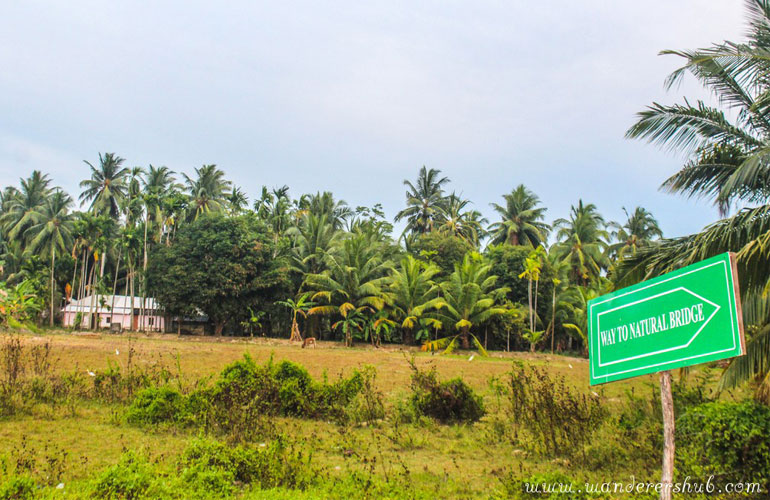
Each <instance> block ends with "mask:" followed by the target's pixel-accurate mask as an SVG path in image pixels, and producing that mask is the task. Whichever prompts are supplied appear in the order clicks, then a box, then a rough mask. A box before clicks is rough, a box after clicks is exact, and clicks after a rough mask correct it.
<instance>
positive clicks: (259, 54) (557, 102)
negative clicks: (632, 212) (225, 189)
mask: <svg viewBox="0 0 770 500" xmlns="http://www.w3.org/2000/svg"><path fill="white" fill-rule="evenodd" d="M140 5H141V6H140ZM1 12H2V13H1V15H0V67H1V68H2V71H0V117H2V118H1V119H0V183H2V185H3V186H5V185H7V184H9V183H13V184H16V183H17V182H18V178H19V177H20V176H22V175H23V176H26V175H28V174H29V173H30V172H31V171H32V170H33V169H40V170H43V171H45V172H48V173H50V174H51V176H52V177H53V179H54V181H55V182H56V183H57V184H59V185H61V186H63V187H64V188H65V189H66V190H68V191H69V192H70V193H72V194H74V195H77V194H78V193H79V190H78V188H77V183H78V182H79V181H80V180H81V179H83V178H84V177H85V176H87V175H88V170H87V167H86V166H85V165H84V164H83V163H82V160H84V159H87V160H90V161H92V162H93V161H96V160H97V154H98V152H100V151H101V152H104V151H110V152H115V153H118V154H119V155H121V156H123V157H124V158H126V160H127V165H128V166H134V165H141V166H146V165H147V164H149V163H152V164H154V165H167V166H168V167H170V168H172V169H173V170H175V171H177V172H180V171H183V172H188V173H190V172H192V170H193V168H194V167H198V166H200V165H201V164H204V163H216V164H217V165H219V166H220V167H221V168H222V169H224V170H225V172H226V173H227V175H228V177H229V178H230V179H231V180H233V181H234V182H235V183H236V184H237V185H239V186H241V187H243V188H244V189H245V190H246V192H247V193H248V194H249V196H250V198H252V199H253V197H254V196H256V195H257V194H258V193H259V189H260V187H261V185H263V184H265V185H268V186H280V185H283V184H288V185H289V186H290V187H291V192H292V194H293V195H295V196H296V195H299V194H300V193H302V192H309V191H316V190H331V191H333V192H334V193H335V195H337V196H338V197H340V198H342V199H345V200H346V201H348V203H350V204H351V205H353V206H355V205H360V204H366V205H372V204H374V203H377V202H381V203H382V204H383V205H384V207H385V209H386V211H387V213H388V215H389V216H391V217H392V216H393V215H394V214H395V213H396V211H397V210H399V209H400V208H401V207H402V206H403V200H404V188H403V186H402V184H401V183H402V180H403V179H404V178H409V179H412V178H414V177H415V176H416V173H417V170H418V168H419V167H420V166H421V165H423V164H424V165H427V166H429V167H434V168H439V169H441V170H442V171H443V172H444V174H445V175H448V176H449V177H450V178H451V179H452V181H453V183H452V186H451V187H450V189H452V188H454V189H456V190H457V191H460V192H462V193H463V195H464V196H465V197H468V198H470V199H471V200H472V201H473V202H474V203H475V207H476V208H477V209H479V210H481V211H482V212H484V213H485V214H486V215H487V216H488V217H489V218H490V219H491V220H493V219H494V217H493V214H492V213H491V210H490V209H489V203H490V202H492V201H499V199H500V196H501V195H502V194H503V193H505V192H508V191H510V190H511V188H513V187H514V186H515V185H517V184H519V183H522V182H523V183H524V184H526V185H527V186H528V187H530V188H531V189H533V190H534V191H535V192H536V193H537V194H538V195H539V196H540V197H541V199H542V200H543V202H544V204H545V205H546V206H548V208H549V211H548V219H549V221H550V220H552V219H553V218H557V217H562V216H566V214H567V211H568V209H569V206H570V204H572V203H575V202H577V200H578V198H579V197H582V198H583V199H584V200H586V201H590V202H593V203H596V204H597V205H598V207H599V209H600V211H601V212H602V213H603V214H604V215H605V216H606V217H607V218H610V219H620V218H622V212H621V206H624V205H625V206H626V207H629V208H631V207H633V206H636V205H638V204H641V205H644V206H645V207H647V208H648V209H650V210H651V211H652V212H653V213H654V214H655V215H656V216H657V217H658V219H659V220H660V222H661V225H662V227H663V229H664V232H665V233H666V234H667V235H669V236H673V235H679V234H684V233H688V232H692V231H695V230H698V229H699V228H700V227H702V226H703V225H704V224H706V223H708V222H711V221H713V220H714V219H715V218H716V211H715V210H714V209H713V208H712V207H711V206H710V205H709V204H707V203H706V202H695V201H688V200H684V199H681V198H678V197H675V196H671V195H667V194H664V193H660V192H659V191H658V190H657V188H658V186H659V185H660V183H661V182H662V181H663V180H664V179H665V178H666V177H667V176H668V175H670V174H671V173H673V172H674V171H676V170H677V168H678V167H679V166H681V164H682V157H681V156H678V155H674V154H667V153H664V152H661V151H660V150H659V149H657V148H656V147H654V146H650V145H647V144H644V143H641V142H632V141H627V140H625V139H624V138H623V134H624V132H625V130H626V129H627V128H628V126H629V125H631V123H632V122H633V115H634V113H635V112H637V111H640V110H641V109H642V108H643V107H644V106H645V105H647V104H649V103H650V102H652V101H653V100H657V101H661V102H673V101H678V100H680V99H681V96H683V95H687V96H690V97H699V96H703V97H708V96H706V95H704V93H703V92H702V91H700V89H699V87H698V86H697V85H696V84H694V82H692V81H691V80H686V81H685V82H684V84H683V85H682V86H681V87H680V88H679V89H676V90H674V91H670V92H665V91H664V89H663V79H664V78H665V76H666V75H668V73H670V71H672V70H673V69H675V68H676V67H677V66H678V64H679V62H680V61H678V60H677V59H676V58H673V57H660V56H657V53H658V51H660V50H662V49H667V48H673V49H692V48H698V47H702V46H706V45H708V44H710V43H712V42H717V41H721V40H724V39H733V40H735V39H739V38H741V37H742V34H743V31H744V22H743V19H744V9H743V3H742V2H740V1H739V0H709V1H705V0H680V1H676V2H672V1H670V0H654V1H653V0H647V1H645V2H625V1H606V2H605V1H598V0H582V1H580V2H575V1H569V2H567V1H559V2H532V1H526V2H524V1H499V2H495V1H478V0H476V1H472V2H471V1H466V2H452V1H436V2H407V1H393V0H391V1H385V2H377V3H374V2H347V3H341V2H317V1H311V2H270V3H267V2H264V3H258V2H248V1H242V2H236V1H231V2H189V1H186V2H181V1H180V2H173V3H172V2H146V3H140V2H101V1H93V2H81V1H77V2H76V1H73V2H38V1H27V2H12V1H9V0H6V1H4V2H3V7H2V11H1Z"/></svg>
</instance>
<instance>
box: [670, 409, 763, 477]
mask: <svg viewBox="0 0 770 500" xmlns="http://www.w3.org/2000/svg"><path fill="white" fill-rule="evenodd" d="M676 432H677V458H678V462H679V463H678V468H679V471H680V474H682V475H688V474H689V475H691V476H694V477H699V478H704V479H706V478H708V477H709V476H710V475H712V474H713V475H714V476H715V480H716V481H718V482H724V481H738V480H739V481H750V482H759V483H760V484H761V485H762V488H763V489H764V491H767V488H768V487H770V408H768V407H767V406H764V405H761V404H759V403H756V402H753V401H746V402H743V403H718V402H715V403H706V404H703V405H700V406H698V407H695V408H693V409H691V410H690V411H688V412H687V413H685V414H684V415H682V416H681V417H679V419H678V420H677V423H676Z"/></svg>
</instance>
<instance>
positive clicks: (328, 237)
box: [286, 213, 341, 275]
mask: <svg viewBox="0 0 770 500" xmlns="http://www.w3.org/2000/svg"><path fill="white" fill-rule="evenodd" d="M286 234H287V235H288V236H289V237H290V238H291V239H292V242H293V246H292V249H291V261H292V267H293V269H294V270H295V271H297V272H299V273H301V274H303V275H305V274H319V273H320V272H321V271H323V270H324V266H325V257H326V253H327V252H328V251H329V250H330V249H331V248H332V247H333V246H334V244H335V243H336V242H337V240H339V237H340V235H341V233H340V232H339V231H336V230H335V229H334V226H333V225H332V224H331V223H330V222H329V221H328V219H327V214H320V215H316V214H313V213H308V214H305V215H304V216H303V217H302V219H301V220H300V221H299V224H297V225H296V226H292V227H291V228H289V229H288V230H287V231H286Z"/></svg>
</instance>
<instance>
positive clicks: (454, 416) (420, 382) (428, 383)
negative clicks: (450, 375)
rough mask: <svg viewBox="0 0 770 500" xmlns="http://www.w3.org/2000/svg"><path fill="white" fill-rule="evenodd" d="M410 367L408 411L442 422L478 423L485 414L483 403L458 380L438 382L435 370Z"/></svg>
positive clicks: (411, 363)
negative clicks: (410, 393)
mask: <svg viewBox="0 0 770 500" xmlns="http://www.w3.org/2000/svg"><path fill="white" fill-rule="evenodd" d="M410 365H411V367H412V381H411V390H412V395H411V397H410V399H409V401H408V403H407V404H408V409H409V410H411V411H412V412H413V413H414V414H415V415H416V416H426V417H430V418H434V419H436V420H438V421H439V422H441V423H444V424H449V423H471V422H477V421H478V420H480V419H481V417H483V416H484V414H485V413H486V411H485V409H484V402H483V400H482V398H481V396H479V395H478V394H476V393H475V391H474V390H473V389H471V387H470V386H468V384H466V383H465V382H463V380H462V379H460V378H454V379H451V380H446V381H443V382H442V381H440V380H438V375H437V374H436V369H435V368H431V369H430V370H428V371H424V370H420V369H419V368H417V365H416V364H415V363H414V360H411V361H410Z"/></svg>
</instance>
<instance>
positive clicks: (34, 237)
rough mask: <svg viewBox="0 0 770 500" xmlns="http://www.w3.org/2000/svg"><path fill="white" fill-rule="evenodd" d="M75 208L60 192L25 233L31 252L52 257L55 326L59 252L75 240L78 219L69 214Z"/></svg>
mask: <svg viewBox="0 0 770 500" xmlns="http://www.w3.org/2000/svg"><path fill="white" fill-rule="evenodd" d="M71 206H72V198H70V197H69V195H68V194H66V193H64V192H63V191H61V190H59V189H57V190H56V191H54V192H53V194H52V195H51V196H50V197H49V198H48V199H47V200H46V203H45V204H44V205H43V206H42V207H41V208H40V209H39V210H37V211H36V212H35V213H34V215H33V224H32V225H31V226H30V227H29V229H27V231H26V232H25V235H27V236H28V237H29V238H30V242H29V245H28V246H27V252H28V253H30V254H37V255H46V254H47V255H50V256H51V315H50V318H49V320H50V325H51V326H53V319H54V290H55V288H56V282H55V279H54V272H55V269H56V254H57V252H61V253H66V252H67V251H68V250H69V248H70V246H71V245H72V241H73V239H72V232H73V220H74V217H73V216H72V214H70V213H69V208H70V207H71Z"/></svg>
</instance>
